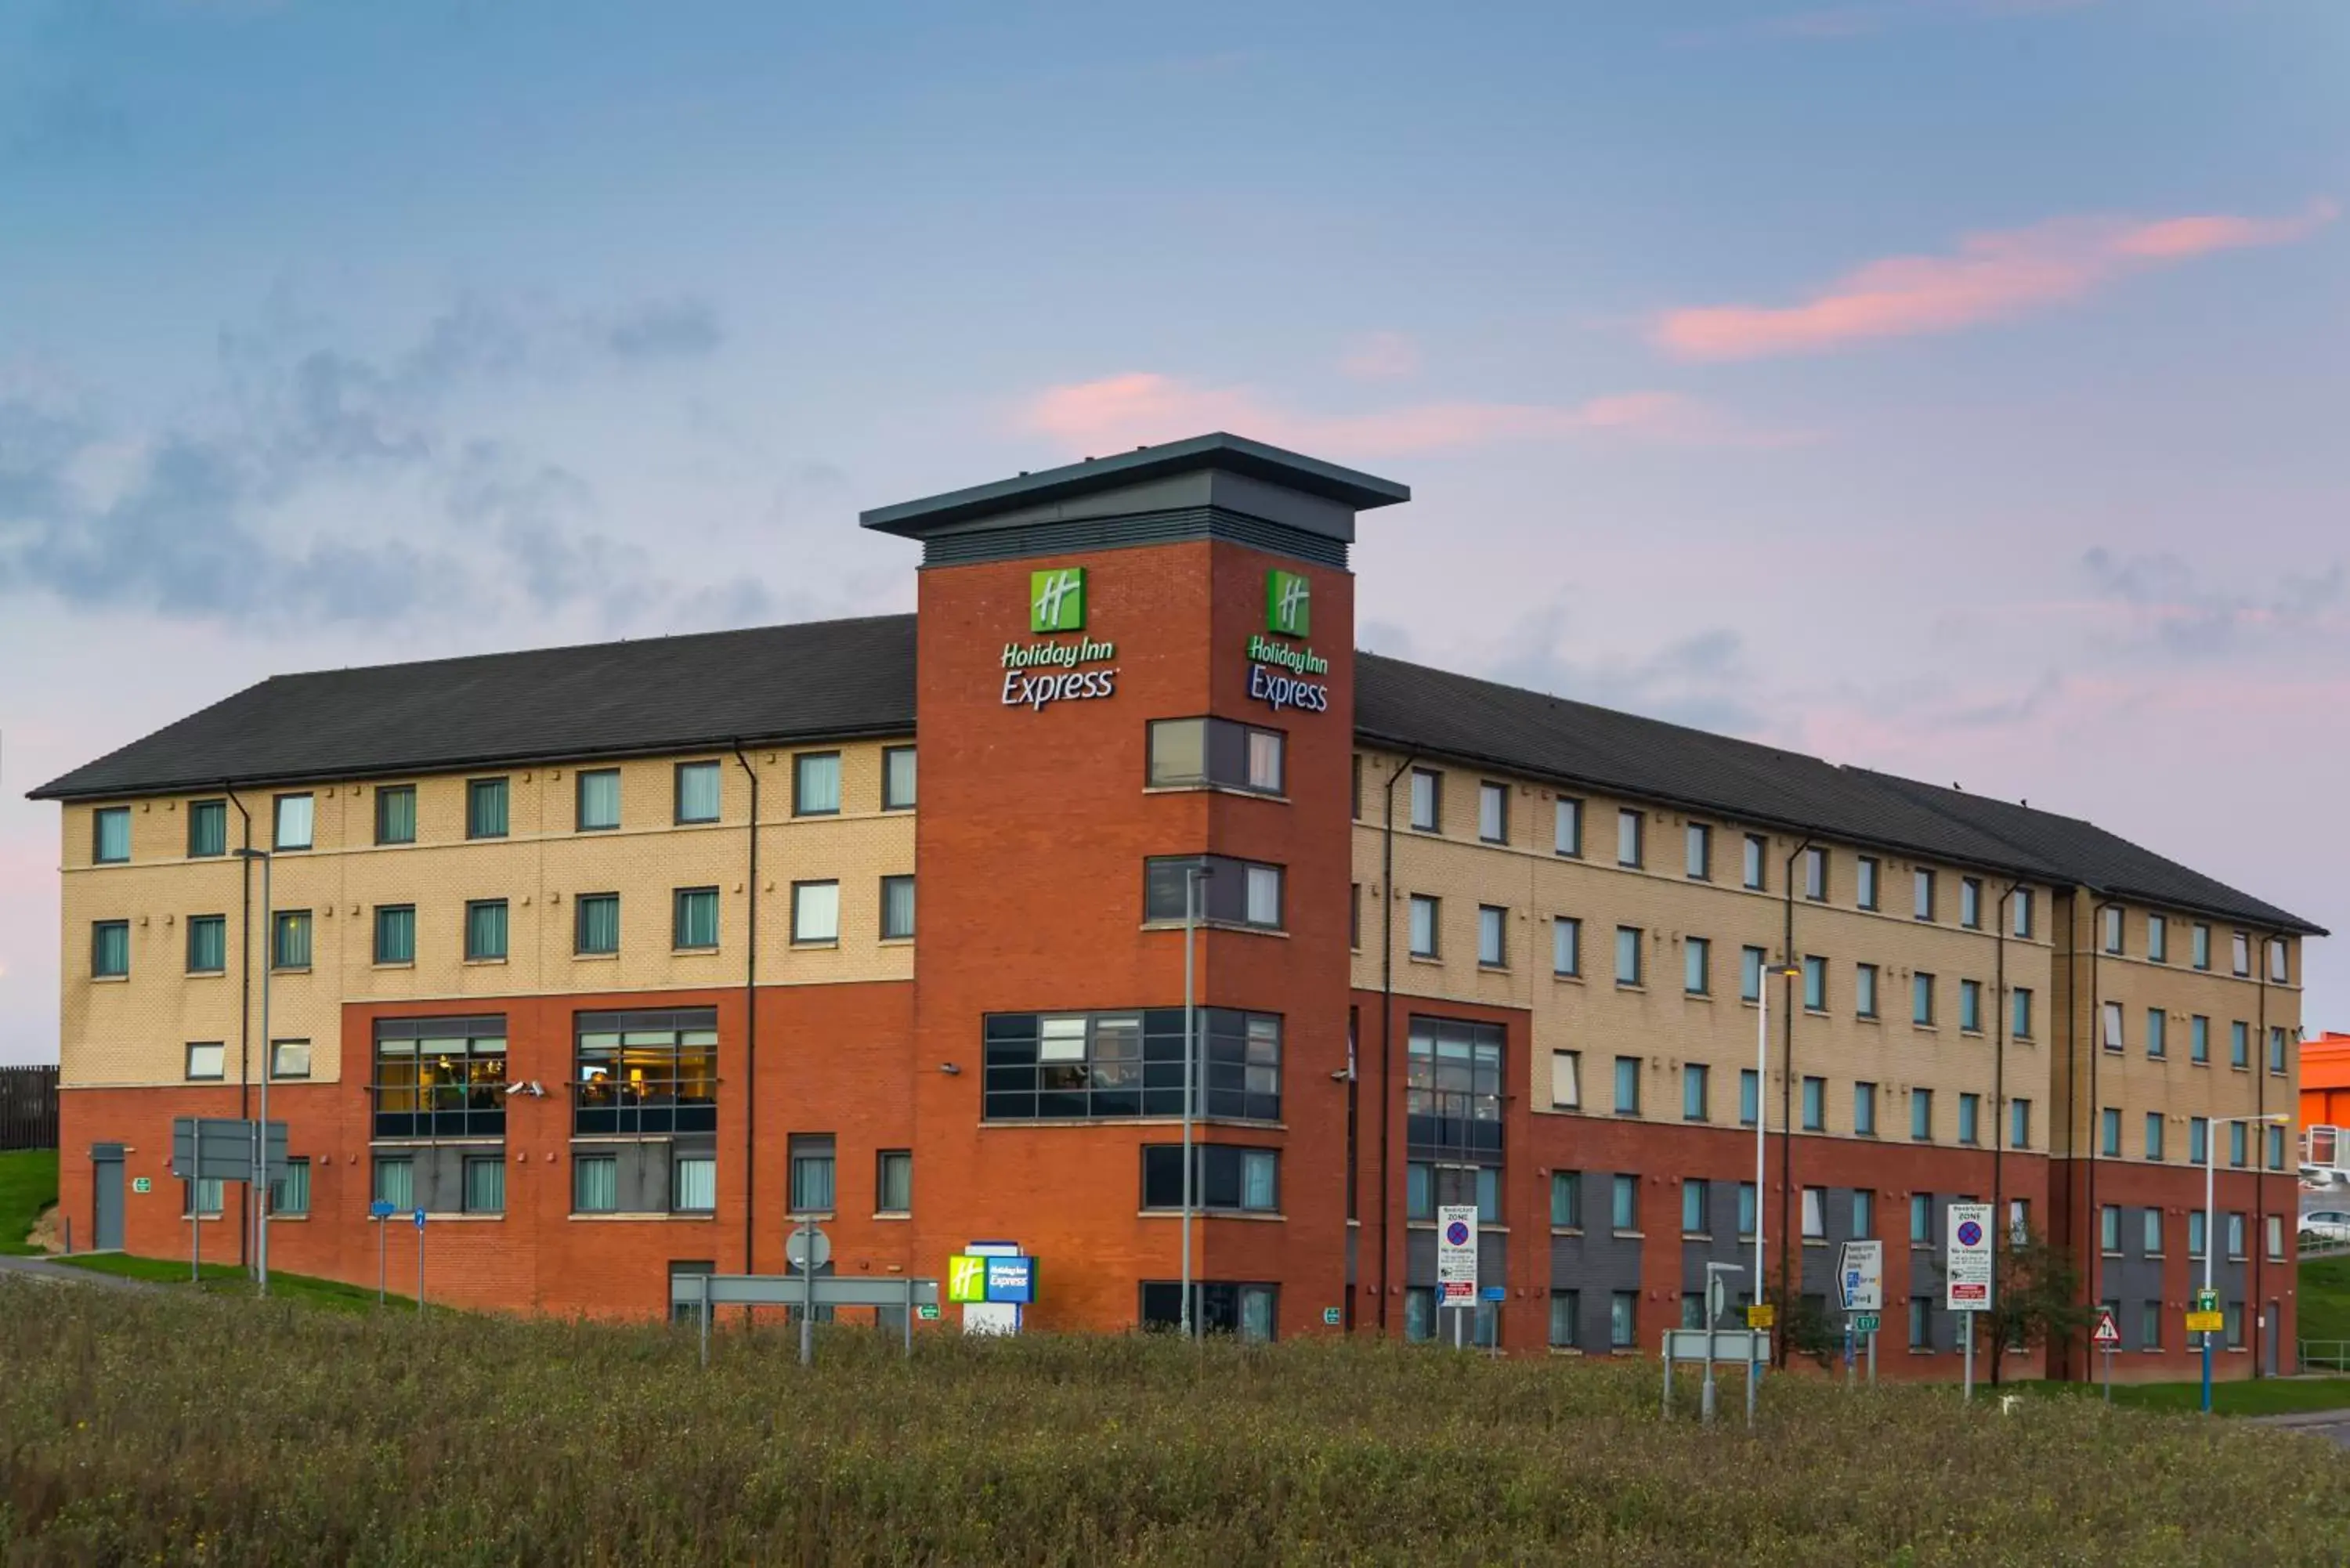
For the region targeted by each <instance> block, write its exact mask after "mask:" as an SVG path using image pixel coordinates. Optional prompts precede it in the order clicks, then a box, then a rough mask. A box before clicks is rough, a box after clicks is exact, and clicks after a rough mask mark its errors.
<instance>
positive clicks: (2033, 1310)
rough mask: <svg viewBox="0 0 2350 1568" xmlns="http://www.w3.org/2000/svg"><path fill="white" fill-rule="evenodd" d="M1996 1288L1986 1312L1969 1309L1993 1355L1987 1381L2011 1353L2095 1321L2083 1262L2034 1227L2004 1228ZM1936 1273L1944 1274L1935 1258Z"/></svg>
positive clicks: (1994, 1377) (2082, 1330)
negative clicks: (2084, 1288)
mask: <svg viewBox="0 0 2350 1568" xmlns="http://www.w3.org/2000/svg"><path fill="white" fill-rule="evenodd" d="M1995 1245H1996V1247H1997V1249H1998V1257H1997V1262H1998V1270H1999V1272H1998V1280H1999V1288H1998V1289H1997V1290H1995V1291H1993V1292H1992V1293H1991V1310H1990V1311H1989V1312H1979V1313H1970V1314H1967V1315H1968V1316H1970V1317H1971V1318H1975V1319H1977V1320H1979V1321H1978V1322H1976V1323H1974V1324H1970V1325H1969V1327H1970V1329H1971V1330H1972V1331H1973V1332H1976V1333H1979V1334H1981V1335H1982V1336H1983V1340H1984V1347H1985V1348H1986V1349H1987V1350H1988V1351H1989V1352H1990V1353H1991V1385H1992V1386H1994V1387H1996V1386H1998V1385H1999V1375H2000V1363H2001V1361H2002V1358H2003V1357H2004V1356H2005V1355H2007V1353H2008V1352H2009V1351H2014V1352H2016V1353H2017V1354H2019V1355H2021V1354H2022V1353H2023V1352H2025V1351H2028V1350H2030V1349H2032V1348H2033V1346H2035V1345H2053V1344H2054V1343H2055V1342H2057V1341H2059V1340H2064V1339H2069V1338H2071V1337H2072V1336H2073V1335H2074V1334H2085V1333H2087V1332H2088V1331H2089V1330H2091V1329H2093V1328H2095V1326H2096V1323H2097V1308H2096V1306H2095V1304H2094V1303H2089V1302H2085V1301H2083V1300H2081V1299H2080V1298H2081V1266H2080V1264H2079V1263H2077V1262H2074V1258H2073V1255H2072V1254H2071V1253H2070V1252H2068V1251H2065V1250H2064V1248H2062V1247H2059V1246H2056V1245H2054V1243H2053V1242H2051V1241H2048V1239H2047V1238H2046V1237H2044V1236H2043V1235H2042V1234H2041V1233H2040V1232H2039V1231H2025V1232H2024V1233H2023V1235H2022V1236H2021V1237H2018V1236H2016V1235H2015V1234H2013V1233H2012V1231H2007V1230H2006V1229H2004V1228H2002V1231H2001V1233H2000V1236H1999V1240H1998V1241H1997V1242H1996V1243H1995ZM1934 1268H1935V1272H1938V1273H1939V1272H1943V1268H1942V1262H1941V1260H1940V1259H1939V1258H1937V1259H1936V1260H1935V1262H1934Z"/></svg>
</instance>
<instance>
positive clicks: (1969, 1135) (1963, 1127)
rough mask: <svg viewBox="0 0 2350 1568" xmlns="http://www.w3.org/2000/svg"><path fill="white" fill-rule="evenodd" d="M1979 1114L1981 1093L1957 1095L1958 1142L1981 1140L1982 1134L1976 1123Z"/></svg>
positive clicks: (1976, 1142) (1980, 1112)
mask: <svg viewBox="0 0 2350 1568" xmlns="http://www.w3.org/2000/svg"><path fill="white" fill-rule="evenodd" d="M1981 1116H1982V1096H1981V1095H1960V1096H1959V1141H1960V1143H1962V1144H1970V1145H1971V1144H1978V1143H1981V1141H1982V1134H1981V1128H1980V1127H1979V1126H1978V1125H1977V1124H1978V1123H1979V1122H1980V1121H1981Z"/></svg>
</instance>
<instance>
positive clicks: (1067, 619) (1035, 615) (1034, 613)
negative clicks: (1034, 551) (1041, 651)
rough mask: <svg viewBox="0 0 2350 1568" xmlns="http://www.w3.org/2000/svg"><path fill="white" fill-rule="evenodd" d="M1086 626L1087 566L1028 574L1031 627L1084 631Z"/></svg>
mask: <svg viewBox="0 0 2350 1568" xmlns="http://www.w3.org/2000/svg"><path fill="white" fill-rule="evenodd" d="M1085 628H1086V569H1085V568H1084V567H1083V566H1064V567H1061V568H1059V569H1058V570H1055V571H1050V572H1031V573H1029V574H1028V629H1029V630H1030V631H1083V630H1085Z"/></svg>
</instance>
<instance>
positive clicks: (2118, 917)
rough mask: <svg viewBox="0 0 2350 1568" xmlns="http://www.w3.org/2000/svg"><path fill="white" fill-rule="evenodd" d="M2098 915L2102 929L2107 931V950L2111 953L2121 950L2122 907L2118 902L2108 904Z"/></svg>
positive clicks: (2105, 945) (2105, 938)
mask: <svg viewBox="0 0 2350 1568" xmlns="http://www.w3.org/2000/svg"><path fill="white" fill-rule="evenodd" d="M2098 916H2099V920H2100V922H2101V929H2103V930H2104V932H2105V936H2104V939H2103V944H2104V947H2105V950H2106V951H2107V952H2109V953H2118V952H2120V951H2121V950H2122V910H2121V907H2120V906H2119V905H2117V904H2108V905H2106V907H2105V909H2102V910H2100V911H2099V912H2098Z"/></svg>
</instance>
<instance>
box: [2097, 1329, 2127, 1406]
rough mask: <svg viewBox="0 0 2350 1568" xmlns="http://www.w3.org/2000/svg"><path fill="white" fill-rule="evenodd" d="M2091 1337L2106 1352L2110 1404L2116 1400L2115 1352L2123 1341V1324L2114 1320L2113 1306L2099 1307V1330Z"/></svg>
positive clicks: (2107, 1390) (2107, 1394) (2107, 1389)
mask: <svg viewBox="0 0 2350 1568" xmlns="http://www.w3.org/2000/svg"><path fill="white" fill-rule="evenodd" d="M2089 1337H2090V1338H2091V1340H2092V1341H2094V1342H2095V1345H2096V1347H2097V1348H2098V1349H2099V1350H2100V1351H2103V1352H2104V1353H2105V1357H2106V1404H2108V1405H2110V1404H2112V1403H2113V1402H2114V1352H2115V1351H2116V1350H2117V1349H2119V1348H2120V1346H2121V1343H2122V1329H2121V1324H2117V1323H2116V1322H2115V1321H2114V1309H2113V1308H2111V1307H2107V1306H2101V1307H2099V1308H2098V1309H2097V1332H2096V1333H2095V1334H2092V1335H2090V1336H2089Z"/></svg>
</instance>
